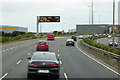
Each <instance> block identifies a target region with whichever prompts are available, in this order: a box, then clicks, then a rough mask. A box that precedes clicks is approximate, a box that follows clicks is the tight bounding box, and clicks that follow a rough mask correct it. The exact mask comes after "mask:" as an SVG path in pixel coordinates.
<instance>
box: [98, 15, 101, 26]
mask: <svg viewBox="0 0 120 80" xmlns="http://www.w3.org/2000/svg"><path fill="white" fill-rule="evenodd" d="M98 17H99V24H100V17H101V15H98Z"/></svg>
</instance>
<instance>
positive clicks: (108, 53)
mask: <svg viewBox="0 0 120 80" xmlns="http://www.w3.org/2000/svg"><path fill="white" fill-rule="evenodd" d="M82 43H83V45H84V46H87V47H89V48H91V49H94V50H96V51H99V52H101V53H102V54H104V55H108V56H109V57H110V58H114V59H117V60H118V61H119V60H120V55H117V54H114V53H112V52H108V51H105V50H102V49H100V48H96V47H94V46H90V45H89V44H87V43H85V42H84V41H82Z"/></svg>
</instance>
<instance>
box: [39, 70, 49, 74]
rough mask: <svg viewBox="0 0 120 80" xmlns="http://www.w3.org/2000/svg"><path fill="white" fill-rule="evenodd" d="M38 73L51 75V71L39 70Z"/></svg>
mask: <svg viewBox="0 0 120 80" xmlns="http://www.w3.org/2000/svg"><path fill="white" fill-rule="evenodd" d="M38 73H49V70H38Z"/></svg>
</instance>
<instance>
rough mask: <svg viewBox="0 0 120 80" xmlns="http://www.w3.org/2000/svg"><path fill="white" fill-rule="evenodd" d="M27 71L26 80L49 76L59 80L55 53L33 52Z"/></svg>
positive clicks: (58, 68) (58, 65)
mask: <svg viewBox="0 0 120 80" xmlns="http://www.w3.org/2000/svg"><path fill="white" fill-rule="evenodd" d="M28 59H30V61H29V64H28V69H27V78H28V79H30V78H33V77H36V76H43V75H44V76H50V77H53V78H56V79H59V75H60V64H59V60H60V59H57V58H56V55H55V53H52V52H35V53H34V54H33V56H32V58H31V57H29V58H28Z"/></svg>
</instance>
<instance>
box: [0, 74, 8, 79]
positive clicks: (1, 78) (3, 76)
mask: <svg viewBox="0 0 120 80" xmlns="http://www.w3.org/2000/svg"><path fill="white" fill-rule="evenodd" d="M7 75H8V73H5V74H4V76H3V77H1V78H0V80H2V79H3V78H5V77H6V76H7Z"/></svg>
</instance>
